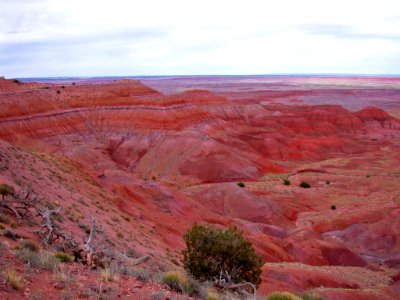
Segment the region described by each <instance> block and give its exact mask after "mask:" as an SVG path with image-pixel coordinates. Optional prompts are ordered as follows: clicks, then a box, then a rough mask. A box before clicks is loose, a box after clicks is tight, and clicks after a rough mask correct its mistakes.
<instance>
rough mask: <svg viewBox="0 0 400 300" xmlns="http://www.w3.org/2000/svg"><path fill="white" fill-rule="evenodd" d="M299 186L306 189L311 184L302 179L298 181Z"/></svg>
mask: <svg viewBox="0 0 400 300" xmlns="http://www.w3.org/2000/svg"><path fill="white" fill-rule="evenodd" d="M300 187H302V188H304V189H308V188H310V187H311V185H310V184H309V183H308V182H305V181H302V182H301V183H300Z"/></svg>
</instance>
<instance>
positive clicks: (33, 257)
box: [16, 249, 60, 271]
mask: <svg viewBox="0 0 400 300" xmlns="http://www.w3.org/2000/svg"><path fill="white" fill-rule="evenodd" d="M16 254H17V257H18V258H19V259H20V260H21V261H23V262H24V263H26V264H28V265H29V266H31V267H33V268H39V269H44V270H48V271H55V270H57V269H58V268H59V264H60V261H59V260H58V259H57V258H55V257H54V256H53V255H52V254H51V253H50V252H47V251H40V252H38V253H36V252H33V251H31V250H29V249H21V250H19V251H17V253H16Z"/></svg>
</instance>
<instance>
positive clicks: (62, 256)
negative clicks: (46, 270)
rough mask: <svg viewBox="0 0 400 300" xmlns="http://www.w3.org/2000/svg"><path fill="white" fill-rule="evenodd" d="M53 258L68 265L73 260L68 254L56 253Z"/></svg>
mask: <svg viewBox="0 0 400 300" xmlns="http://www.w3.org/2000/svg"><path fill="white" fill-rule="evenodd" d="M54 257H55V258H56V259H57V260H58V261H60V262H62V263H70V262H73V261H74V258H73V257H72V256H71V255H69V254H67V253H65V252H57V253H56V254H55V255H54Z"/></svg>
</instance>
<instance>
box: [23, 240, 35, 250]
mask: <svg viewBox="0 0 400 300" xmlns="http://www.w3.org/2000/svg"><path fill="white" fill-rule="evenodd" d="M19 246H20V249H28V250H30V251H32V252H38V251H39V246H38V245H37V244H36V243H34V242H32V241H30V240H21V241H20V242H19Z"/></svg>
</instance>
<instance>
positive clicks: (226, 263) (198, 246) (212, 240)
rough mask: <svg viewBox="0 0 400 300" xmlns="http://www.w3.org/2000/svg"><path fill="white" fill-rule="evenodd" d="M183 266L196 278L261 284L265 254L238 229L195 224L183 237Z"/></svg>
mask: <svg viewBox="0 0 400 300" xmlns="http://www.w3.org/2000/svg"><path fill="white" fill-rule="evenodd" d="M184 239H185V241H186V246H187V249H186V250H184V251H183V256H184V259H183V264H184V268H185V269H186V270H187V271H188V272H189V274H191V275H192V276H193V277H194V278H196V279H200V280H213V279H215V278H220V281H224V282H225V283H229V284H230V283H242V282H249V283H251V284H254V285H255V286H258V285H259V284H260V283H261V277H260V275H261V266H262V265H263V259H262V257H260V256H258V255H257V254H256V253H255V251H254V248H253V246H252V244H251V243H250V242H249V241H247V240H245V239H244V238H243V235H242V233H241V232H240V231H239V230H238V229H237V228H236V227H231V228H229V229H219V228H216V227H211V226H202V225H197V224H195V225H194V226H193V227H192V228H191V229H190V230H189V231H188V232H187V233H186V234H185V236H184Z"/></svg>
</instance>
